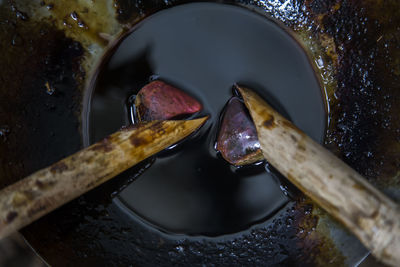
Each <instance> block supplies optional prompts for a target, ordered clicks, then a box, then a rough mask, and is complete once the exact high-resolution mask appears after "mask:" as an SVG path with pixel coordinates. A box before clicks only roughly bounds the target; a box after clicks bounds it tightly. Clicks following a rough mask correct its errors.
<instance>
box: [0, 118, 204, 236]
mask: <svg viewBox="0 0 400 267" xmlns="http://www.w3.org/2000/svg"><path fill="white" fill-rule="evenodd" d="M207 119H208V118H202V119H196V120H190V121H162V122H150V123H146V124H141V125H138V126H136V127H133V128H128V129H125V130H121V131H119V132H116V133H115V134H113V135H110V136H109V137H107V138H106V139H104V140H103V141H101V142H98V143H96V144H94V145H92V146H90V147H88V148H86V149H84V150H81V151H79V152H77V153H76V154H74V155H72V156H70V157H68V158H65V159H63V160H61V161H59V162H57V163H55V164H53V165H52V166H50V167H48V168H45V169H42V170H40V171H38V172H36V173H34V174H32V175H30V176H28V177H26V178H25V179H23V180H21V181H19V182H17V183H15V184H13V185H10V186H8V187H6V188H5V189H3V190H2V191H0V238H3V237H5V236H7V235H9V234H10V233H12V232H14V231H17V230H19V229H20V228H22V227H24V226H26V225H28V224H29V223H31V222H33V221H35V220H36V219H38V218H40V217H42V216H43V215H45V214H47V213H49V212H50V211H52V210H54V209H56V208H58V207H60V206H61V205H63V204H65V203H67V202H69V201H70V200H72V199H74V198H76V197H78V196H80V195H82V194H84V193H86V192H87V191H89V190H91V189H93V188H94V187H96V186H98V185H100V184H102V183H104V182H105V181H107V180H109V179H110V178H112V177H114V176H116V175H118V174H120V173H121V172H123V171H125V170H127V169H128V168H130V167H132V166H133V165H135V164H137V163H139V162H141V161H142V160H144V159H146V158H148V157H150V156H151V155H154V154H156V153H157V152H160V151H161V150H163V149H165V148H166V147H168V146H170V145H173V144H175V143H177V142H178V141H180V140H181V139H183V138H185V137H187V136H188V135H190V134H191V133H193V132H194V131H195V130H197V129H198V128H199V127H201V126H202V125H203V124H204V123H205V121H206V120H207Z"/></svg>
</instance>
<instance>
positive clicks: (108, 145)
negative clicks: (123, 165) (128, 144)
mask: <svg viewBox="0 0 400 267" xmlns="http://www.w3.org/2000/svg"><path fill="white" fill-rule="evenodd" d="M113 149H114V145H113V144H112V141H111V140H110V138H109V137H107V138H104V139H103V140H101V141H100V142H97V143H96V144H95V145H93V146H92V148H91V150H93V151H97V152H100V153H101V152H103V153H107V152H110V151H112V150H113Z"/></svg>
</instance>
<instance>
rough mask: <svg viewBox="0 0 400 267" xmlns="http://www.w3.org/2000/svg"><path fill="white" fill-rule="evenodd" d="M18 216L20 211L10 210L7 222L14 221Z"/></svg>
mask: <svg viewBox="0 0 400 267" xmlns="http://www.w3.org/2000/svg"><path fill="white" fill-rule="evenodd" d="M17 217H18V212H15V211H10V212H9V213H8V214H7V217H6V222H7V223H12V222H13V221H14V220H15V218H17Z"/></svg>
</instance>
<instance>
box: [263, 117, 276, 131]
mask: <svg viewBox="0 0 400 267" xmlns="http://www.w3.org/2000/svg"><path fill="white" fill-rule="evenodd" d="M263 126H264V127H265V128H267V129H272V128H274V127H275V122H274V116H273V115H271V114H270V115H269V116H268V119H266V120H265V121H264V122H263Z"/></svg>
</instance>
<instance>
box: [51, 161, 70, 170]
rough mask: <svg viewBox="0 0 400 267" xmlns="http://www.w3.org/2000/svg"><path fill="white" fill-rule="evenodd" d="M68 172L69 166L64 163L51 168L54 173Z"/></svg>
mask: <svg viewBox="0 0 400 267" xmlns="http://www.w3.org/2000/svg"><path fill="white" fill-rule="evenodd" d="M66 170H68V166H67V164H65V163H64V162H58V163H55V164H53V165H52V166H51V167H50V171H51V172H52V173H63V172H64V171H66Z"/></svg>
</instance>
